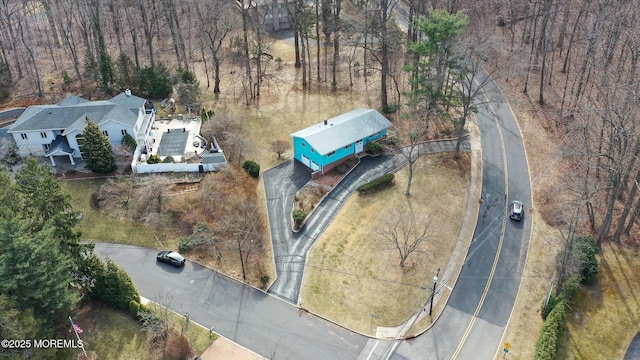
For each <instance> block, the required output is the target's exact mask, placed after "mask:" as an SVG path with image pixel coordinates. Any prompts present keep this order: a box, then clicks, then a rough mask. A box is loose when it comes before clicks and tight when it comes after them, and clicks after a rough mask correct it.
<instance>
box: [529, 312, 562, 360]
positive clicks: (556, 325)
mask: <svg viewBox="0 0 640 360" xmlns="http://www.w3.org/2000/svg"><path fill="white" fill-rule="evenodd" d="M566 315H567V304H566V303H565V302H564V301H559V302H558V303H557V304H556V305H555V306H554V307H553V310H551V312H550V313H549V316H548V317H547V320H545V322H544V324H542V328H541V329H540V335H539V337H538V341H537V342H536V352H535V356H534V358H535V359H536V360H553V359H555V358H556V354H557V352H558V346H559V344H560V338H561V337H562V328H563V326H564V319H565V317H566Z"/></svg>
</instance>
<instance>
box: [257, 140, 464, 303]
mask: <svg viewBox="0 0 640 360" xmlns="http://www.w3.org/2000/svg"><path fill="white" fill-rule="evenodd" d="M455 144H456V141H455V140H434V141H428V142H425V143H422V144H420V145H419V146H418V151H419V152H420V154H432V153H439V152H451V151H453V150H454V149H455ZM460 150H461V151H470V150H471V145H470V142H469V138H468V137H465V138H464V139H463V142H462V144H461V147H460ZM402 151H404V152H405V154H406V153H407V152H408V149H407V148H403V149H402ZM406 163H407V156H406V155H402V154H400V152H399V151H398V152H396V153H395V154H386V155H381V156H376V157H371V156H366V157H363V158H362V159H361V162H360V164H359V165H358V166H356V167H355V169H354V170H353V171H352V172H351V173H349V174H348V175H347V176H346V177H345V178H344V179H343V180H342V182H340V184H338V185H337V186H336V187H335V188H334V189H333V190H332V191H331V192H330V193H329V194H328V195H327V196H326V197H325V198H324V200H323V201H322V202H321V203H320V204H319V205H318V206H317V207H316V209H315V210H314V211H313V213H312V214H311V215H310V216H309V219H308V220H307V222H306V224H305V225H304V227H303V228H302V230H300V231H299V232H298V233H294V232H292V231H291V221H292V219H291V211H292V210H293V202H294V201H293V200H294V196H295V194H296V192H297V191H298V190H299V189H300V188H302V186H304V184H306V183H307V181H309V179H310V178H311V173H310V171H309V169H307V168H306V167H304V166H303V165H301V164H300V163H298V162H295V161H294V160H289V161H286V162H284V163H282V164H280V165H278V166H276V167H274V168H271V169H269V170H267V171H265V172H264V173H263V179H264V188H265V197H266V200H267V211H268V214H269V226H270V228H271V241H272V242H273V252H274V258H275V264H276V273H277V279H276V281H275V282H274V283H273V284H272V285H271V287H270V288H269V293H271V294H274V295H277V296H278V297H280V298H282V299H284V300H286V301H288V302H291V303H293V304H299V303H300V302H301V300H300V299H299V296H300V288H301V286H302V278H303V273H304V266H305V262H306V257H307V253H308V252H309V250H310V249H311V247H312V246H313V244H314V243H315V241H316V240H317V239H318V238H319V237H320V235H321V234H322V233H323V232H324V230H325V229H326V228H327V227H328V226H329V224H330V223H331V221H332V220H333V218H334V217H335V215H336V214H337V213H338V211H339V210H340V209H341V208H342V206H343V205H344V203H345V202H346V201H347V199H348V198H349V196H351V194H352V193H353V192H355V190H356V189H357V188H358V186H360V185H362V184H364V183H366V182H368V181H371V180H373V179H375V178H377V177H379V176H382V175H384V174H387V173H391V172H395V171H397V170H399V169H400V168H402V167H403V166H405V165H406Z"/></svg>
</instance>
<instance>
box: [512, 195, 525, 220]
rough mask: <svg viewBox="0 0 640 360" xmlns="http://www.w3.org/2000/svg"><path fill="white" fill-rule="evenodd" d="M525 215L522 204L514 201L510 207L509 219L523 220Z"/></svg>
mask: <svg viewBox="0 0 640 360" xmlns="http://www.w3.org/2000/svg"><path fill="white" fill-rule="evenodd" d="M523 215H524V211H523V206H522V203H521V202H520V201H518V200H514V201H512V202H511V205H509V217H510V218H512V219H513V220H518V221H520V220H522V216H523Z"/></svg>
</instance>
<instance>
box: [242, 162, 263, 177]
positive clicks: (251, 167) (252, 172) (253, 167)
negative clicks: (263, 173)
mask: <svg viewBox="0 0 640 360" xmlns="http://www.w3.org/2000/svg"><path fill="white" fill-rule="evenodd" d="M242 168H243V169H244V171H246V172H247V174H249V176H251V177H252V178H254V179H257V178H258V177H259V176H260V165H258V164H257V163H255V162H254V161H251V160H247V161H245V162H243V163H242Z"/></svg>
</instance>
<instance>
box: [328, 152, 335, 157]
mask: <svg viewBox="0 0 640 360" xmlns="http://www.w3.org/2000/svg"><path fill="white" fill-rule="evenodd" d="M335 154H336V152H335V151H332V152H330V153H328V154H327V156H333V155H335Z"/></svg>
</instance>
